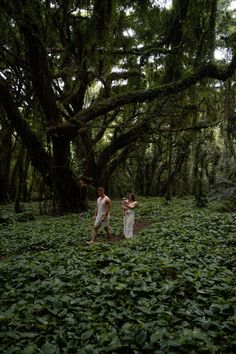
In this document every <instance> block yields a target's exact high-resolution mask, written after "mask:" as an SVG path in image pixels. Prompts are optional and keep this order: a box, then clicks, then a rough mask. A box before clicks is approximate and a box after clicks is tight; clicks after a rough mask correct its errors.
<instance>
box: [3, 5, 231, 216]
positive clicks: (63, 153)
mask: <svg viewBox="0 0 236 354" xmlns="http://www.w3.org/2000/svg"><path fill="white" fill-rule="evenodd" d="M229 5H230V1H222V0H221V1H219V0H218V1H217V0H209V1H204V0H196V1H190V0H184V1H183V0H182V1H181V0H173V1H172V4H171V5H168V4H167V2H166V1H155V0H149V1H148V0H145V1H123V0H122V1H121V0H93V1H92V0H84V1H76V0H68V1H64V0H59V1H56V0H53V1H48V0H45V1H43V0H41V1H40V0H39V1H33V0H14V1H13V0H11V1H7V0H3V1H2V2H1V4H0V19H1V25H0V31H1V36H0V73H1V75H0V104H1V110H2V112H3V113H2V114H1V121H2V122H3V123H2V129H3V126H5V125H7V126H9V127H10V128H11V134H15V137H16V136H17V137H19V138H20V141H21V143H22V144H23V146H24V148H25V149H26V151H27V154H28V156H29V159H30V161H31V164H32V166H33V168H34V169H36V170H37V171H38V172H39V173H40V175H41V176H42V178H43V183H44V184H45V185H47V186H48V187H49V188H50V190H51V191H52V192H53V194H54V196H55V198H56V200H57V202H58V208H59V209H60V210H61V211H68V210H78V209H86V190H85V189H86V184H87V182H88V181H92V183H93V184H94V185H95V186H98V185H104V186H105V187H106V188H108V187H109V181H110V178H111V176H112V174H113V173H114V171H116V170H117V168H119V166H120V165H121V164H122V163H123V162H124V161H127V159H128V158H129V156H132V154H133V153H134V152H135V153H136V154H138V149H140V146H141V145H142V146H144V145H145V144H148V142H150V139H153V137H154V135H155V139H156V138H157V135H156V134H157V133H158V132H160V131H161V130H163V129H164V130H168V131H169V130H171V131H172V132H174V131H175V130H176V129H180V130H182V131H184V129H187V127H192V126H195V127H199V126H200V128H203V126H204V124H205V125H206V124H207V125H208V126H209V124H215V123H216V122H217V121H218V120H220V117H217V119H210V121H209V120H208V122H207V123H206V122H204V120H203V119H202V117H200V116H201V114H198V113H197V112H198V109H199V107H200V105H201V108H202V107H203V105H202V104H201V102H202V101H204V102H206V96H208V98H207V99H208V108H209V106H210V105H212V104H213V102H215V100H218V98H216V96H217V94H218V91H219V90H218V88H219V87H223V86H222V85H223V84H222V82H225V81H226V80H228V79H229V78H232V77H233V75H234V72H235V68H236V53H235V43H236V42H235V39H236V32H235V27H234V25H235V17H234V14H233V13H231V12H230V11H229V10H227V9H228V6H229ZM216 50H218V51H221V52H222V53H223V55H222V57H221V59H220V60H217V59H216V57H215V52H216ZM217 90H218V91H217ZM206 91H208V94H207V95H206V94H205V98H203V96H204V92H206ZM210 97H211V98H210ZM219 97H220V96H219ZM204 104H205V103H204ZM206 106H207V105H206V104H205V106H204V110H205V112H206V111H207V108H206ZM180 107H181V108H180ZM176 112H178V114H179V117H181V118H178V119H177V118H176V117H175V114H176ZM194 112H195V113H194ZM199 117H200V119H199ZM4 131H6V130H4ZM12 132H13V133H12ZM170 138H171V137H170V136H169V138H168V139H169V140H168V141H169V143H170ZM171 139H172V142H173V136H172V138H171ZM184 139H185V138H184ZM189 139H190V138H189V137H187V138H186V139H185V141H186V146H188V145H189V143H188V141H189ZM180 140H181V139H179V142H180ZM190 140H191V139H190ZM143 144H144V145H143ZM178 144H179V143H178ZM161 145H163V142H162V143H161ZM145 146H147V145H145ZM171 146H172V145H171ZM182 149H183V147H182ZM158 154H160V151H159V152H158ZM159 156H160V155H159ZM169 156H170V155H169ZM176 156H177V155H176ZM181 159H182V158H180V159H177V160H178V161H177V160H176V162H177V164H179V163H180V161H184V159H182V160H181ZM181 165H182V163H181ZM176 166H177V165H176ZM179 168H180V167H179ZM170 169H171V166H170V165H169V177H168V179H170V176H171V173H170ZM172 172H173V171H172ZM80 176H84V177H83V178H84V179H83V181H85V183H84V184H83V183H82V184H81V183H78V182H79V180H80V181H81V179H80Z"/></svg>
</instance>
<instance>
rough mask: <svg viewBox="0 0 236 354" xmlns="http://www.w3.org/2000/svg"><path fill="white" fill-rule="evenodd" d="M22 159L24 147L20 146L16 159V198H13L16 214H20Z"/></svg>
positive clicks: (22, 174) (22, 176)
mask: <svg viewBox="0 0 236 354" xmlns="http://www.w3.org/2000/svg"><path fill="white" fill-rule="evenodd" d="M24 158H25V148H24V145H23V144H21V147H20V151H19V155H18V159H17V170H18V183H17V190H16V197H15V212H16V213H20V212H22V208H21V205H20V200H21V192H22V186H23V178H24V169H23V166H24Z"/></svg>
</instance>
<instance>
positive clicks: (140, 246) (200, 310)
mask: <svg viewBox="0 0 236 354" xmlns="http://www.w3.org/2000/svg"><path fill="white" fill-rule="evenodd" d="M93 207H94V205H93V204H92V205H91V209H90V211H89V212H87V213H83V214H80V215H78V214H68V215H63V216H61V217H59V216H48V215H39V213H38V210H37V208H35V206H34V205H31V206H30V205H25V211H24V213H22V214H21V215H18V216H17V215H16V216H14V214H13V213H12V206H10V205H9V206H6V207H2V210H1V213H2V215H5V216H6V219H8V221H7V222H6V223H5V225H3V224H1V225H0V255H1V261H0V283H1V286H0V298H1V303H0V308H1V310H0V352H1V353H4V354H6V353H24V354H30V353H55V354H60V353H76V354H86V353H88V354H89V353H95V354H96V353H99V354H100V353H101V354H102V353H122V354H123V353H124V354H126V353H127V354H128V353H157V354H163V353H209V354H210V353H211V354H214V353H215V354H224V353H227V354H231V353H234V352H235V346H236V285H235V284H236V247H235V246H236V213H219V212H217V211H215V210H214V209H213V207H212V206H211V205H210V206H208V207H207V208H202V209H199V208H196V206H195V203H194V201H193V200H192V199H191V198H184V199H174V200H173V201H172V202H171V203H166V202H165V201H164V200H163V199H161V198H139V208H137V209H136V226H135V236H134V237H133V238H132V239H128V240H126V239H123V238H122V237H121V235H122V229H123V225H122V212H121V210H120V204H119V202H118V201H117V202H116V201H114V202H113V204H112V213H111V220H110V228H111V234H112V236H113V242H106V241H105V238H104V234H103V232H102V231H100V232H99V235H98V242H97V243H96V244H94V245H92V246H89V247H88V246H86V245H85V241H86V240H88V239H90V237H91V232H92V226H93V219H92V215H93V209H94V208H93ZM30 215H31V216H30ZM32 216H33V217H32ZM119 241H122V242H119Z"/></svg>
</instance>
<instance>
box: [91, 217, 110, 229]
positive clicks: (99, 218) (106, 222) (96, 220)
mask: <svg viewBox="0 0 236 354" xmlns="http://www.w3.org/2000/svg"><path fill="white" fill-rule="evenodd" d="M101 218H102V216H99V215H98V216H96V219H95V222H94V226H95V227H97V226H101V227H108V226H109V218H110V215H108V216H107V217H106V218H105V220H104V221H102V222H101Z"/></svg>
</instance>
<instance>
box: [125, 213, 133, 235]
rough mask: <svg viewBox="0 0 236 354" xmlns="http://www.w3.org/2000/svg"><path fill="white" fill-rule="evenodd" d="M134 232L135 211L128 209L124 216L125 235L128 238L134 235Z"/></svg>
mask: <svg viewBox="0 0 236 354" xmlns="http://www.w3.org/2000/svg"><path fill="white" fill-rule="evenodd" d="M133 234H134V211H133V210H127V211H126V212H125V216H124V235H125V237H126V238H129V237H133Z"/></svg>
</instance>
